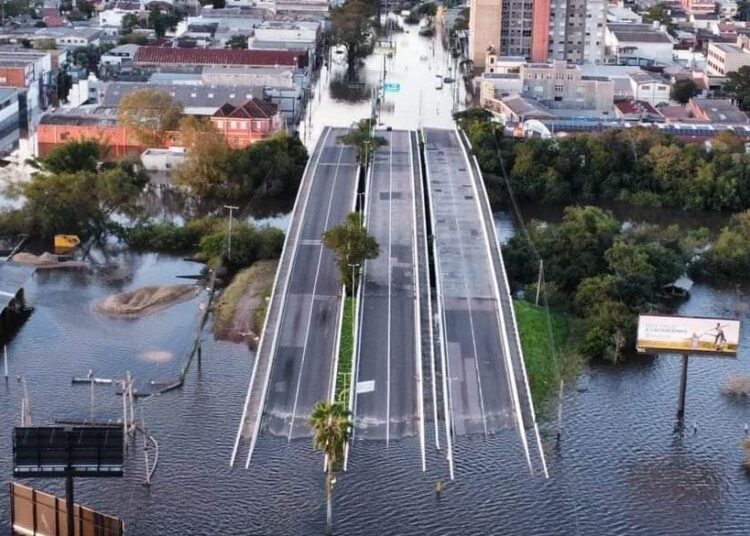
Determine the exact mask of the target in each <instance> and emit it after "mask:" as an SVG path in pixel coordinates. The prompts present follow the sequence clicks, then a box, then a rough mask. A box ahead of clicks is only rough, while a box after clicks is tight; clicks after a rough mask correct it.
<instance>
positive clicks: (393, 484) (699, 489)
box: [0, 29, 750, 536]
mask: <svg viewBox="0 0 750 536" xmlns="http://www.w3.org/2000/svg"><path fill="white" fill-rule="evenodd" d="M411 31H412V32H415V30H414V29H411ZM407 36H408V37H407ZM401 38H404V39H411V40H413V41H415V42H418V43H420V44H419V46H420V47H422V49H423V50H429V47H430V42H431V41H429V40H427V39H424V40H421V38H418V37H417V36H416V35H413V34H412V33H410V34H402V35H400V36H399V39H401ZM407 46H408V47H412V46H414V47H416V46H417V45H413V44H412V41H409V44H408V45H407ZM416 57H417V59H418V57H419V54H416ZM380 61H381V62H382V59H381V60H380ZM374 62H377V58H376V59H373V60H371V62H370V63H374ZM420 63H421V62H420ZM368 65H369V63H368ZM428 72H429V71H428ZM404 76H405V77H408V76H409V73H408V72H407V73H406V74H404ZM425 91H426V90H425ZM433 97H434V95H433ZM326 98H327V97H326ZM425 100H426V99H425ZM395 109H396V110H399V111H397V112H394V116H393V117H394V121H395V118H396V115H398V114H400V113H405V112H404V111H403V110H402V109H401V108H400V107H399V105H398V103H396V107H395ZM414 109H416V108H414ZM407 111H408V110H407ZM342 115H343V114H342ZM351 117H356V115H354V114H352V116H351ZM501 229H504V230H510V229H511V225H510V222H509V221H507V220H506V223H505V224H504V225H503V226H502V227H501ZM503 233H505V231H503ZM114 260H116V261H117V262H118V264H119V266H120V268H119V269H118V270H116V271H114V272H112V271H97V272H93V273H80V272H50V273H44V272H39V273H37V274H36V275H35V276H34V277H33V278H32V280H31V281H30V283H29V285H28V286H27V296H28V298H29V301H30V302H31V304H32V305H34V307H35V311H34V313H33V314H32V315H31V317H30V318H29V320H28V321H27V322H26V323H25V325H24V326H23V327H22V328H21V330H20V331H19V332H18V333H17V334H16V336H15V337H14V338H13V339H12V340H11V341H10V343H9V345H8V351H9V354H10V378H9V380H8V382H7V383H6V384H3V382H2V380H0V426H2V429H3V430H5V433H3V434H1V435H0V474H2V475H3V477H4V480H5V481H6V482H7V481H10V480H11V475H12V465H11V428H12V427H13V426H14V425H18V424H19V421H20V404H21V403H20V400H21V393H22V386H21V384H20V383H19V382H18V381H17V380H16V377H17V376H23V377H24V378H25V380H26V382H27V385H28V392H29V395H30V398H31V408H32V418H33V423H34V424H40V425H41V424H50V423H52V422H53V421H54V420H55V419H61V418H67V419H74V418H75V419H84V418H87V417H88V416H89V414H90V404H89V390H88V388H87V387H83V386H72V385H71V383H70V378H71V377H72V376H77V375H84V374H86V373H87V371H88V370H89V369H93V370H94V371H95V373H96V374H97V375H98V376H104V377H114V378H117V377H121V376H122V375H123V374H124V373H125V372H126V371H131V372H132V373H133V374H135V376H136V378H137V380H138V381H139V382H147V381H148V380H151V379H161V378H163V377H165V376H167V377H168V376H171V375H174V374H175V373H176V372H177V370H178V369H179V367H180V364H181V359H182V356H183V355H184V352H185V350H186V348H187V346H188V345H189V343H190V339H191V333H192V332H193V330H194V327H195V323H196V321H197V317H198V313H199V302H200V300H201V299H202V298H201V297H199V298H196V299H195V300H191V301H189V302H185V303H182V304H179V305H177V306H175V307H173V308H170V309H167V310H165V311H162V312H159V313H157V314H155V315H153V316H150V317H146V318H142V319H135V320H128V319H114V318H108V317H104V316H101V315H99V314H98V313H95V312H93V311H92V310H91V303H92V301H93V300H96V299H99V298H101V297H104V296H106V295H108V294H110V293H112V292H118V291H122V290H129V289H132V288H135V287H138V286H141V285H144V284H171V283H179V282H184V280H180V279H177V276H178V275H185V274H192V273H196V272H197V271H198V268H199V267H198V266H197V265H195V264H192V263H188V262H185V261H182V260H180V259H179V258H175V257H171V256H165V255H155V254H127V253H122V254H120V255H119V256H115V257H114ZM748 298H750V287H747V286H744V287H743V286H740V287H735V286H731V287H729V288H726V289H719V288H710V287H707V286H705V285H696V286H695V287H694V289H693V293H692V297H691V299H690V300H689V301H688V302H686V303H685V305H684V306H683V307H682V308H681V311H680V312H682V313H684V314H697V315H727V316H740V317H741V319H742V320H743V322H744V323H745V326H746V327H747V326H748V325H750V324H749V323H750V317H749V316H748V312H747V307H746V304H747V301H748ZM202 347H203V359H202V362H201V363H200V366H198V363H193V366H192V368H191V370H190V372H189V374H188V377H187V380H186V383H185V385H184V387H183V388H182V389H180V390H177V391H173V392H170V393H166V394H164V395H161V396H158V397H153V398H151V399H149V400H147V401H141V402H138V404H137V406H138V408H139V409H138V415H141V410H142V414H143V415H144V417H145V422H146V425H147V427H148V428H149V430H150V431H151V432H152V433H153V435H154V436H155V437H156V439H157V441H158V442H159V446H160V448H159V465H158V468H157V471H156V474H155V478H154V481H153V483H152V485H151V487H148V488H147V487H145V486H143V485H142V483H143V479H144V460H143V452H142V450H141V449H140V448H135V445H134V448H133V449H131V454H130V455H129V457H128V461H127V465H126V475H125V477H124V478H122V479H88V480H87V479H83V478H81V479H77V480H76V497H77V499H78V500H79V501H80V502H82V503H84V504H87V505H89V506H91V507H93V508H97V509H100V510H102V511H104V512H106V513H110V514H114V515H119V516H122V518H123V519H124V520H125V524H126V529H127V531H128V534H133V535H139V536H140V535H143V536H150V535H171V534H178V535H183V534H184V535H207V536H208V535H216V534H238V535H277V534H278V535H300V534H322V533H323V532H324V524H325V508H324V494H323V474H322V468H323V466H322V459H321V456H320V455H319V454H318V453H316V452H314V451H313V450H312V448H311V446H310V442H309V440H308V439H305V440H299V441H293V442H291V443H288V442H287V441H285V440H280V439H278V438H270V437H262V438H261V439H260V441H259V443H258V447H257V448H256V452H255V456H254V459H253V463H252V464H251V466H250V469H249V470H244V469H242V468H236V469H230V468H229V465H228V462H229V456H230V453H231V448H232V444H233V441H234V437H235V433H236V430H237V425H238V423H239V419H240V414H241V410H242V404H243V401H244V397H245V393H246V389H247V383H248V380H249V376H250V371H251V368H252V359H253V356H252V354H251V353H250V352H249V351H248V350H247V348H246V347H244V346H243V345H241V344H233V343H228V342H222V341H216V340H214V339H213V337H212V336H211V335H210V332H209V331H208V330H207V331H206V332H205V334H204V340H203V345H202ZM741 348H742V349H741V351H740V355H739V357H738V358H737V359H713V358H694V359H692V360H691V363H690V373H689V379H688V393H687V408H686V416H687V424H688V429H687V431H686V433H685V435H684V436H679V435H675V434H674V433H673V427H674V423H675V417H674V414H675V409H676V399H677V386H678V374H679V364H680V360H679V358H677V357H660V358H639V359H633V360H631V361H628V362H626V363H623V364H620V365H616V366H614V365H601V364H595V365H592V366H591V367H590V368H588V369H587V370H586V371H585V372H584V373H583V374H582V375H581V377H580V378H579V379H578V380H577V381H576V382H575V383H573V384H571V385H568V386H566V390H565V395H564V404H563V432H562V440H561V442H560V443H559V444H557V443H556V441H555V439H554V432H555V431H556V423H555V422H554V421H555V419H554V416H556V413H557V411H556V409H557V408H555V407H553V408H549V409H548V410H547V412H546V413H547V415H549V416H551V417H552V418H551V422H550V423H548V424H545V425H543V435H544V438H545V439H544V441H545V447H546V450H547V462H548V466H549V473H550V478H549V480H544V479H542V478H539V477H531V476H529V474H528V470H527V468H526V465H525V462H524V460H523V456H522V453H521V452H519V446H518V445H519V442H518V440H517V438H515V437H514V434H515V432H512V431H507V432H502V433H498V434H496V435H495V436H493V437H489V438H485V437H484V436H478V437H462V438H459V439H458V441H457V444H456V446H455V453H454V457H455V463H456V479H455V480H454V481H452V482H449V481H448V477H447V465H446V462H445V458H444V451H442V452H438V451H437V449H436V443H435V434H434V423H433V422H432V421H431V420H430V421H428V422H427V427H426V429H427V438H426V439H427V445H428V450H427V472H426V473H423V472H422V471H421V468H420V458H419V450H418V441H417V439H416V438H407V439H404V440H401V441H391V443H390V445H389V446H388V447H386V445H385V443H384V442H375V441H374V442H356V443H355V444H354V445H353V447H352V449H351V453H350V463H349V471H348V472H347V473H345V474H341V475H339V476H338V477H337V483H336V486H335V498H336V500H335V509H334V516H335V533H336V534H341V535H343V534H346V535H358V534H361V535H369V534H379V535H415V536H416V535H421V534H434V535H454V534H461V535H487V534H497V535H523V536H527V535H591V536H601V535H605V534H606V535H643V536H652V535H660V536H661V535H665V536H693V535H714V534H721V535H738V536H739V535H746V534H747V533H748V532H749V531H750V529H749V527H750V506H748V505H750V479H749V478H748V477H747V475H746V474H745V472H744V470H743V468H742V466H741V464H742V460H743V457H742V452H741V449H740V441H741V440H742V439H743V438H744V437H745V432H744V427H745V425H746V423H748V422H750V406H749V405H748V401H746V400H732V399H729V398H726V397H725V396H724V395H722V394H721V392H720V388H721V385H722V383H723V382H724V381H725V379H726V378H727V377H729V376H731V375H738V374H745V375H750V330H749V329H744V330H743V332H742V340H741ZM149 352H150V354H147V353H149ZM157 352H158V353H157ZM165 354H170V355H173V356H174V357H173V358H171V359H169V358H165ZM145 355H151V356H153V355H158V356H160V357H161V359H158V360H156V359H144V356H145ZM120 403H121V401H120V399H119V397H118V396H116V395H115V393H114V388H110V387H98V388H97V390H96V405H95V416H96V418H97V419H99V420H106V419H117V418H118V417H119V414H120ZM426 413H427V415H428V416H429V415H431V411H430V409H429V408H426ZM439 433H440V435H439V440H440V446H441V447H442V448H443V449H444V448H445V443H444V439H445V437H444V435H443V433H444V432H443V430H442V429H441V430H439ZM151 456H152V457H153V452H151ZM438 480H441V481H443V482H445V483H446V488H445V490H444V491H443V492H442V493H441V494H440V496H437V495H436V493H435V485H436V482H437V481H438ZM25 482H26V483H28V484H30V485H33V486H36V487H39V488H42V489H45V490H47V491H50V492H53V493H62V482H61V481H54V480H27V481H25ZM7 508H8V505H7V501H3V500H0V520H1V521H2V526H3V528H7V525H8V519H9V516H8V510H7Z"/></svg>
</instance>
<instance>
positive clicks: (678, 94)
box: [669, 78, 698, 104]
mask: <svg viewBox="0 0 750 536" xmlns="http://www.w3.org/2000/svg"><path fill="white" fill-rule="evenodd" d="M697 94H698V86H697V85H696V84H695V82H694V81H693V80H692V79H691V78H683V79H682V80H677V81H676V82H675V83H674V84H673V85H672V89H670V91H669V98H670V99H672V100H674V101H677V102H679V103H680V104H687V103H688V101H689V100H690V99H692V98H693V97H695V96H696V95H697Z"/></svg>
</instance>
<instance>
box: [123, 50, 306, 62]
mask: <svg viewBox="0 0 750 536" xmlns="http://www.w3.org/2000/svg"><path fill="white" fill-rule="evenodd" d="M133 64H134V65H154V66H160V65H188V66H196V65H242V66H248V67H274V66H283V67H307V53H306V52H304V51H302V50H239V49H237V50H236V49H228V48H205V49H204V48H164V47H140V48H139V49H138V51H137V52H136V53H135V57H134V58H133Z"/></svg>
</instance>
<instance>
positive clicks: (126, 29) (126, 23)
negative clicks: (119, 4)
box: [120, 13, 142, 35]
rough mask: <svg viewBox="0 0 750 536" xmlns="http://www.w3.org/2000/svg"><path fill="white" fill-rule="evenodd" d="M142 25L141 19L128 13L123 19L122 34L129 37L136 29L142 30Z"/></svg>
mask: <svg viewBox="0 0 750 536" xmlns="http://www.w3.org/2000/svg"><path fill="white" fill-rule="evenodd" d="M141 26H142V25H141V19H140V18H139V17H138V15H136V14H135V13H127V14H126V15H125V16H124V17H122V23H121V24H120V33H122V34H123V35H128V34H129V33H131V32H132V31H133V30H134V29H135V28H140V27H141Z"/></svg>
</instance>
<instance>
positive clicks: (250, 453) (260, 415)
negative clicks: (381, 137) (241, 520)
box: [229, 128, 331, 469]
mask: <svg viewBox="0 0 750 536" xmlns="http://www.w3.org/2000/svg"><path fill="white" fill-rule="evenodd" d="M330 133H331V129H330V128H326V130H325V137H324V138H323V140H322V143H321V144H320V146H319V148H318V154H317V158H316V159H315V165H314V166H313V168H312V169H313V170H314V169H315V167H317V165H318V163H319V162H320V158H321V155H322V154H323V147H324V146H325V143H326V141H327V140H328V135H329V134H330ZM312 156H315V154H314V153H313V155H312ZM312 161H313V158H312V157H311V158H309V159H308V161H307V164H305V170H304V171H303V173H302V179H303V181H304V178H305V177H306V176H307V174H308V171H309V169H310V163H311V162H312ZM314 180H315V174H314V173H313V175H312V177H311V178H310V187H309V188H308V190H307V192H306V195H305V201H304V202H303V203H302V205H301V207H302V208H301V210H302V213H301V215H300V223H299V225H298V226H297V230H296V234H295V238H294V239H292V240H298V239H299V230H300V229H301V226H302V220H303V219H304V216H305V212H306V209H307V200H308V199H309V197H310V192H311V191H312V187H313V183H314ZM300 188H302V182H300ZM300 199H301V196H300V195H298V196H297V197H296V198H295V200H294V207H293V208H292V215H293V216H292V222H293V221H294V219H295V218H294V215H296V212H297V210H300V208H299V207H300V205H299V203H300ZM291 230H292V225H291V224H290V226H289V231H290V232H288V233H287V235H286V237H285V238H284V247H283V248H282V256H283V253H284V252H286V250H287V247H289V241H290V239H291V236H292V233H291ZM296 249H297V248H296V245H295V246H294V248H293V249H292V253H291V256H292V258H291V260H290V267H289V272H287V275H286V278H285V280H284V291H283V292H282V295H281V298H280V299H281V304H280V309H279V319H280V321H281V320H283V317H284V303H285V301H286V289H287V288H288V287H289V278H290V276H291V273H292V268H293V267H294V259H295V258H296ZM280 273H281V262H279V265H278V267H277V269H276V274H275V275H274V281H273V287H272V288H273V290H272V291H271V297H270V299H269V301H268V303H269V307H268V309H269V314H266V318H265V319H264V320H263V332H262V333H261V336H260V341H259V343H258V351H259V352H260V350H261V349H262V348H263V342H264V341H265V337H266V328H267V326H268V321H269V318H270V316H271V315H270V309H271V305H272V304H273V302H274V299H275V298H276V290H277V285H278V280H279V274H280ZM279 326H280V324H279ZM279 326H276V329H275V330H274V335H273V338H272V342H271V350H270V351H271V357H270V359H271V362H270V363H269V364H268V370H267V371H266V378H265V380H264V383H263V388H262V391H261V400H260V407H259V408H258V415H257V417H256V419H255V425H254V427H253V434H252V437H251V438H250V450H249V451H248V454H247V460H246V462H245V469H247V468H248V467H249V466H250V459H251V458H252V456H253V450H255V443H256V441H257V438H258V433H259V431H260V423H261V421H262V420H263V410H264V407H263V406H264V405H265V400H266V393H267V391H268V382H269V381H270V378H271V370H272V369H273V353H274V352H275V347H276V340H277V338H278V331H279ZM258 357H259V354H256V358H255V363H254V364H253V371H252V373H251V375H250V384H249V385H248V388H247V397H246V398H245V407H244V409H243V410H242V418H241V419H240V426H239V429H238V430H237V437H236V439H235V442H234V448H233V449H232V457H231V458H230V461H229V466H230V467H234V461H235V459H236V457H237V451H238V450H239V445H240V438H241V437H242V430H243V428H244V427H245V420H246V419H247V411H248V405H249V404H250V398H251V396H252V390H253V384H254V383H255V376H256V373H257V370H258V362H259V359H258Z"/></svg>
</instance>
